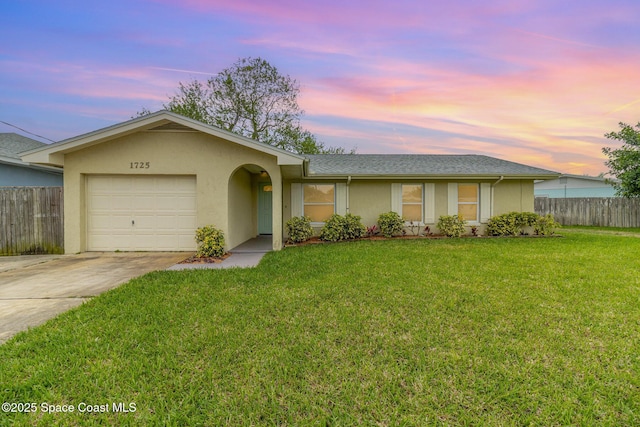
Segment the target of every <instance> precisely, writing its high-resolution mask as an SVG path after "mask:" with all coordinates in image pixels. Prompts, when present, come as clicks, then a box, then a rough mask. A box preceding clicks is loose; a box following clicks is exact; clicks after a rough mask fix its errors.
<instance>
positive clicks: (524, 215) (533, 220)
mask: <svg viewBox="0 0 640 427" xmlns="http://www.w3.org/2000/svg"><path fill="white" fill-rule="evenodd" d="M540 218H542V217H541V216H540V215H538V214H536V213H533V212H509V213H506V214H502V215H496V216H493V217H491V218H490V219H489V223H488V224H487V235H489V236H517V235H519V234H524V227H534V232H535V233H536V234H538V232H537V231H536V228H535V227H536V224H537V223H538V221H540ZM551 219H552V220H553V218H551ZM546 223H548V220H546V222H545V224H541V225H540V228H541V229H543V231H544V232H548V229H549V228H551V229H552V228H554V227H553V226H552V225H551V224H549V225H546ZM554 224H556V223H555V221H554Z"/></svg>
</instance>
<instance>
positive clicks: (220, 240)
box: [196, 225, 224, 257]
mask: <svg viewBox="0 0 640 427" xmlns="http://www.w3.org/2000/svg"><path fill="white" fill-rule="evenodd" d="M196 242H197V243H198V251H197V252H196V256H199V257H221V256H223V255H224V234H223V233H222V231H220V230H218V229H217V228H215V227H214V226H213V225H207V226H204V227H200V228H198V229H197V230H196Z"/></svg>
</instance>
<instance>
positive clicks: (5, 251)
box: [0, 187, 64, 255]
mask: <svg viewBox="0 0 640 427" xmlns="http://www.w3.org/2000/svg"><path fill="white" fill-rule="evenodd" d="M62 195H63V193H62V187H0V255H20V254H45V253H63V252H64V250H63V247H64V233H63V231H64V228H63V218H64V216H63V197H62Z"/></svg>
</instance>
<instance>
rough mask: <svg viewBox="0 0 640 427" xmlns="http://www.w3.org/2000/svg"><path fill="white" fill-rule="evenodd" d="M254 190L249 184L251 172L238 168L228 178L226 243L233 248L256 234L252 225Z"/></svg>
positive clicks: (254, 206) (254, 208) (254, 207)
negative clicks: (227, 229) (227, 230)
mask: <svg viewBox="0 0 640 427" xmlns="http://www.w3.org/2000/svg"><path fill="white" fill-rule="evenodd" d="M254 194H255V193H254V192H253V191H252V185H251V174H250V173H249V172H247V171H246V170H245V169H243V168H240V169H238V170H237V171H236V172H235V173H234V174H233V175H232V176H231V179H229V233H228V234H227V244H228V246H229V247H231V248H233V247H235V246H238V245H239V244H240V243H242V242H244V241H245V240H248V239H250V238H252V237H255V236H256V231H255V230H256V227H255V225H254V221H253V219H254V217H255V215H254V212H255V210H256V205H255V203H254Z"/></svg>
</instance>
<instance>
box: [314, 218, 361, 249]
mask: <svg viewBox="0 0 640 427" xmlns="http://www.w3.org/2000/svg"><path fill="white" fill-rule="evenodd" d="M366 233H367V229H366V228H365V226H364V225H363V224H362V221H361V218H360V217H359V216H358V215H352V214H350V213H348V214H346V215H345V216H342V215H338V214H333V215H331V218H329V219H328V220H327V222H326V223H325V224H324V227H322V230H320V238H321V239H322V240H326V241H328V242H337V241H339V240H350V239H358V238H360V237H363V236H364V235H365V234H366Z"/></svg>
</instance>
